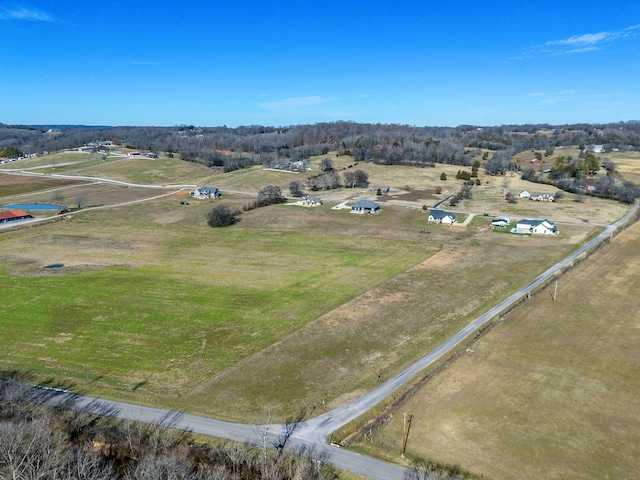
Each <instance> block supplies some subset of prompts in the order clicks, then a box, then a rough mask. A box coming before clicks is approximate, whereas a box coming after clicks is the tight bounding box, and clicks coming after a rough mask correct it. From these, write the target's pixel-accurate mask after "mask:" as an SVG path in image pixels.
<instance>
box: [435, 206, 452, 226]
mask: <svg viewBox="0 0 640 480" xmlns="http://www.w3.org/2000/svg"><path fill="white" fill-rule="evenodd" d="M429 222H430V223H442V224H444V225H452V224H454V223H456V216H455V215H454V214H453V213H451V212H445V211H444V210H438V209H436V208H433V209H431V211H430V212H429Z"/></svg>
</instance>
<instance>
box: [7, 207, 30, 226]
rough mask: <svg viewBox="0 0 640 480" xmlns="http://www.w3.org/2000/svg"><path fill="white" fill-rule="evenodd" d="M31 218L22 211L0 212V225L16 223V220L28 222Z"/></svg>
mask: <svg viewBox="0 0 640 480" xmlns="http://www.w3.org/2000/svg"><path fill="white" fill-rule="evenodd" d="M30 218H33V215H29V214H28V213H27V212H25V211H24V210H8V211H0V223H8V222H17V221H18V220H28V219H30Z"/></svg>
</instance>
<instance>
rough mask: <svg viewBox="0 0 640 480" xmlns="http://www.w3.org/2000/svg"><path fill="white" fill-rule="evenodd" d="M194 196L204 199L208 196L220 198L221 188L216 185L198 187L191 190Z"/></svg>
mask: <svg viewBox="0 0 640 480" xmlns="http://www.w3.org/2000/svg"><path fill="white" fill-rule="evenodd" d="M191 195H193V197H194V198H199V199H200V200H204V199H207V198H218V197H220V196H221V193H220V190H218V189H217V188H215V187H198V188H196V189H195V190H194V191H193V192H191Z"/></svg>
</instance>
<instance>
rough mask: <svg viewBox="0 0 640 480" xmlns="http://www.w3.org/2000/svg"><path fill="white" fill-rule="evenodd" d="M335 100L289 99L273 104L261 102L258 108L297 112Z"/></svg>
mask: <svg viewBox="0 0 640 480" xmlns="http://www.w3.org/2000/svg"><path fill="white" fill-rule="evenodd" d="M332 100H335V98H333V97H321V96H318V95H311V96H308V97H290V98H284V99H282V100H277V101H275V102H262V103H259V104H258V106H259V107H261V108H264V109H265V110H287V111H290V110H299V109H301V108H306V107H314V106H317V105H322V104H324V103H327V102H331V101H332Z"/></svg>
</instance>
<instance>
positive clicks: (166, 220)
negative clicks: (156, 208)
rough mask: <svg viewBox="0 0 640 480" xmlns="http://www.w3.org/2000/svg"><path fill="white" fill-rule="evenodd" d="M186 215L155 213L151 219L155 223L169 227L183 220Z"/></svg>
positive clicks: (179, 213)
mask: <svg viewBox="0 0 640 480" xmlns="http://www.w3.org/2000/svg"><path fill="white" fill-rule="evenodd" d="M185 218H186V215H185V214H184V213H182V212H166V213H157V214H154V215H152V219H153V221H154V222H155V223H159V224H161V225H169V224H171V223H176V222H179V221H180V220H184V219H185Z"/></svg>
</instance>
